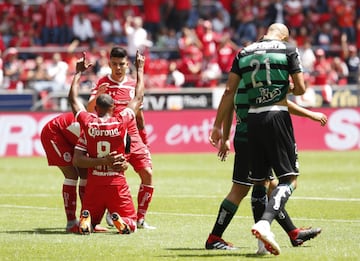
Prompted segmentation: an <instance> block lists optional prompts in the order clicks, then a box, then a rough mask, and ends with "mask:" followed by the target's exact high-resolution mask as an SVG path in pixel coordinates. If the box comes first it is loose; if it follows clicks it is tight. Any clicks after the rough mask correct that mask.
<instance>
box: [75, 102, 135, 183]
mask: <svg viewBox="0 0 360 261" xmlns="http://www.w3.org/2000/svg"><path fill="white" fill-rule="evenodd" d="M115 115H116V116H113V117H107V118H100V117H98V116H97V115H96V114H93V113H89V112H86V111H80V112H79V113H78V114H77V115H76V119H77V121H78V122H79V123H80V126H81V129H82V130H83V135H82V136H81V137H80V139H79V141H78V143H77V145H76V147H75V148H76V149H79V150H82V151H86V152H87V153H88V154H89V157H91V158H100V157H104V156H105V155H108V154H109V153H110V152H113V151H117V153H122V154H125V146H126V133H127V128H128V124H129V122H131V121H132V120H134V119H135V114H134V112H133V111H132V110H131V109H124V110H123V111H122V112H121V113H120V114H115ZM124 182H126V180H125V176H124V172H123V171H122V172H119V171H114V170H112V169H111V168H109V167H107V166H97V167H96V168H90V169H89V171H88V183H92V184H96V185H121V184H124Z"/></svg>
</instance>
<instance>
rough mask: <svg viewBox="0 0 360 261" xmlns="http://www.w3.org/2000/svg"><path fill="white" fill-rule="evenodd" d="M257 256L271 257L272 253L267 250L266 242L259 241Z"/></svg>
mask: <svg viewBox="0 0 360 261" xmlns="http://www.w3.org/2000/svg"><path fill="white" fill-rule="evenodd" d="M256 254H257V255H269V254H270V252H269V251H268V250H267V249H266V248H265V245H264V242H262V241H261V240H258V250H257V251H256Z"/></svg>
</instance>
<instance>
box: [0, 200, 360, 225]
mask: <svg viewBox="0 0 360 261" xmlns="http://www.w3.org/2000/svg"><path fill="white" fill-rule="evenodd" d="M49 196H53V194H0V197H49ZM157 197H162V198H164V197H165V198H222V197H221V196H208V195H206V196H205V195H157ZM248 198H249V196H248ZM291 199H292V200H310V201H339V202H346V201H352V202H360V198H321V197H291ZM1 208H13V209H37V210H57V209H60V208H50V207H40V206H20V205H12V204H0V209H1ZM149 214H152V215H159V216H182V217H212V218H213V217H215V215H207V214H191V213H171V212H151V211H149ZM234 218H241V219H252V218H253V217H250V216H238V215H236V216H234ZM292 219H294V220H305V221H327V222H338V223H360V220H344V219H309V218H292Z"/></svg>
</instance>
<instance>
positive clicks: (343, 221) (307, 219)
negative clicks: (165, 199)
mask: <svg viewBox="0 0 360 261" xmlns="http://www.w3.org/2000/svg"><path fill="white" fill-rule="evenodd" d="M0 208H12V209H35V210H45V211H48V210H58V209H60V208H49V207H36V206H18V205H10V204H0ZM148 214H150V215H155V216H176V217H180V216H181V217H192V218H194V217H198V218H204V217H211V218H214V217H216V215H209V214H193V213H175V212H174V213H171V212H153V211H149V212H148ZM234 218H235V219H251V220H252V219H253V217H252V216H239V215H236V216H234ZM291 219H293V220H298V221H316V222H317V221H322V222H336V223H360V220H358V219H355V220H354V219H325V218H304V217H302V218H295V217H292V218H291Z"/></svg>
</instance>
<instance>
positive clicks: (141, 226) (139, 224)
mask: <svg viewBox="0 0 360 261" xmlns="http://www.w3.org/2000/svg"><path fill="white" fill-rule="evenodd" d="M136 226H137V228H138V229H156V227H153V226H150V225H149V224H148V223H146V222H145V220H144V219H140V220H138V221H137V222H136Z"/></svg>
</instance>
